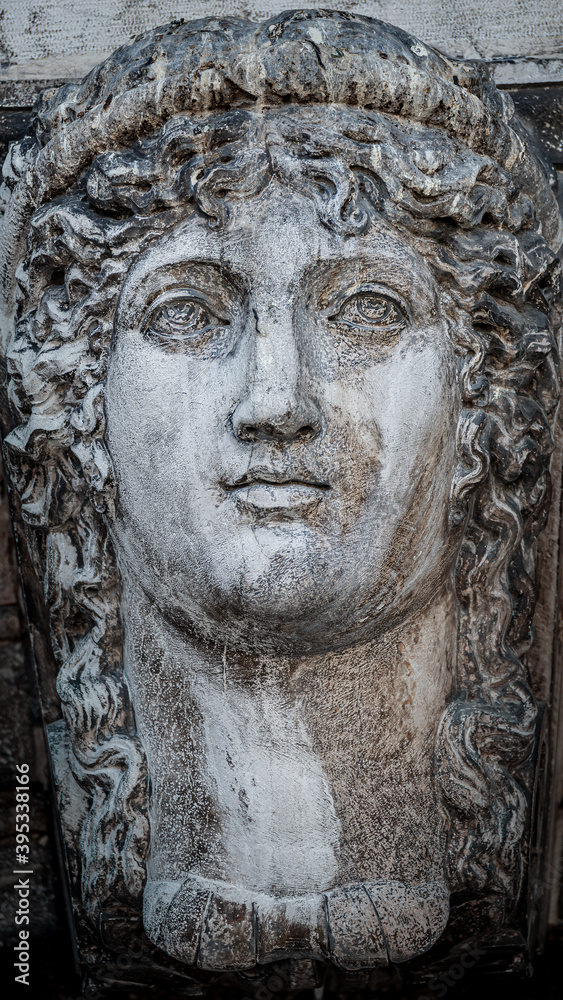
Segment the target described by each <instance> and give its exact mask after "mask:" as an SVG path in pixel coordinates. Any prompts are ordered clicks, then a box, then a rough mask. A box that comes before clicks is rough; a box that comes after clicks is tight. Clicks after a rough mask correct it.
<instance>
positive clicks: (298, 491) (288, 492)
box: [226, 473, 330, 518]
mask: <svg viewBox="0 0 563 1000" xmlns="http://www.w3.org/2000/svg"><path fill="white" fill-rule="evenodd" d="M329 488H330V487H329V486H328V483H323V482H320V481H317V480H316V479H313V478H311V479H300V478H299V479H297V478H295V479H294V478H289V477H288V476H278V475H276V474H270V473H268V474H264V475H260V474H256V475H253V474H248V473H247V474H246V475H245V476H244V477H242V479H240V480H238V481H237V482H235V483H233V484H232V485H228V486H227V487H226V489H227V491H228V493H229V494H230V495H231V496H232V498H233V500H234V501H235V503H236V504H237V507H239V508H240V509H242V510H246V511H248V512H250V513H253V514H256V515H262V516H268V515H276V514H279V515H284V516H286V517H288V518H292V517H299V516H301V515H304V514H309V513H311V512H312V511H313V510H314V509H315V508H316V507H317V506H318V505H319V503H320V502H321V500H323V499H324V497H325V496H326V494H327V492H328V490H329Z"/></svg>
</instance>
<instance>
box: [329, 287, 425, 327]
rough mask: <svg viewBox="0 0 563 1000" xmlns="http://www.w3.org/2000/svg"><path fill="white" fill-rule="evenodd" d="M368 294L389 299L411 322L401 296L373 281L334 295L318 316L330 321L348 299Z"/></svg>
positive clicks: (407, 308)
mask: <svg viewBox="0 0 563 1000" xmlns="http://www.w3.org/2000/svg"><path fill="white" fill-rule="evenodd" d="M369 292H372V293H373V294H374V295H381V297H382V298H384V299H390V300H391V302H394V303H395V305H396V306H398V307H399V309H401V310H402V312H403V313H404V314H405V319H406V320H407V321H408V322H412V314H411V310H410V309H409V306H408V304H407V303H406V302H405V300H404V298H403V296H402V295H399V293H398V292H396V291H395V290H394V289H392V288H388V287H387V286H386V285H380V284H377V282H373V281H363V282H362V283H361V284H360V285H354V286H352V287H350V288H347V289H346V291H345V292H341V293H339V294H337V295H335V296H334V298H333V299H332V300H331V303H330V305H329V306H328V307H327V308H326V309H323V310H321V313H320V315H321V316H322V317H323V319H328V320H330V319H332V318H333V317H335V316H337V315H338V313H339V312H340V310H341V309H342V308H343V306H344V305H345V304H346V302H348V301H349V300H350V299H353V298H354V297H355V296H356V295H362V294H366V293H369Z"/></svg>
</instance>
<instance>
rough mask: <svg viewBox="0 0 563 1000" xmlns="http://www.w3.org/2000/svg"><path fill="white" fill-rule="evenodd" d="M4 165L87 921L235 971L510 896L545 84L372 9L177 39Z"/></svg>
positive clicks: (531, 739)
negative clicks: (530, 91)
mask: <svg viewBox="0 0 563 1000" xmlns="http://www.w3.org/2000/svg"><path fill="white" fill-rule="evenodd" d="M4 173H5V182H6V192H7V204H6V214H5V221H4V242H3V245H2V256H3V263H4V269H3V302H4V320H3V322H4V324H5V326H4V334H3V344H4V347H3V350H4V356H5V359H6V366H7V397H6V400H5V405H4V410H5V412H6V417H5V423H6V428H5V430H6V434H7V436H6V437H5V442H4V448H5V456H6V461H7V464H8V467H9V471H10V474H11V477H12V484H13V494H14V505H15V509H16V520H17V521H19V523H20V524H21V525H22V526H23V527H22V528H21V532H20V545H21V546H22V552H23V555H22V562H23V563H24V564H26V565H30V564H33V566H34V567H35V571H36V574H37V575H36V577H35V578H34V577H33V574H32V573H31V572H28V574H27V577H26V580H27V584H26V587H27V591H28V600H29V601H30V602H32V603H33V602H35V603H33V606H34V607H35V605H36V604H37V602H38V601H39V598H38V596H37V595H39V594H40V592H42V594H43V598H42V599H43V600H44V604H45V607H46V609H47V612H48V616H49V621H50V637H51V644H52V655H53V657H54V661H53V662H55V663H56V664H57V672H58V673H57V692H58V698H59V699H60V706H61V708H62V719H60V721H56V718H55V717H53V721H52V722H51V724H50V735H51V744H52V750H53V760H54V768H55V776H56V781H57V784H58V787H59V792H60V809H61V816H62V822H63V829H64V833H65V838H66V841H67V851H68V856H69V864H70V868H71V875H72V879H73V885H74V892H75V896H76V905H77V910H78V912H79V914H81V915H82V916H85V918H86V919H88V920H90V921H92V922H93V923H94V925H95V926H96V927H97V928H98V929H100V930H101V933H102V935H103V934H104V933H109V932H107V930H106V931H105V930H104V928H107V926H109V925H110V924H111V922H112V921H114V922H117V923H120V922H123V921H124V920H126V919H127V918H128V917H129V916H131V915H135V914H136V913H138V912H140V910H141V909H142V911H143V921H144V927H145V931H146V933H147V935H148V937H149V938H150V939H151V941H152V942H153V943H154V944H155V945H157V946H158V947H159V948H161V949H162V950H163V951H165V952H167V953H168V954H169V955H170V956H172V957H174V958H175V959H179V960H180V961H182V962H185V963H188V964H190V965H197V966H199V967H200V968H202V969H207V970H213V971H218V970H224V969H232V970H245V969H252V968H254V967H255V966H256V964H257V963H258V964H264V963H269V962H273V961H276V960H279V959H287V958H288V959H291V958H293V957H301V958H302V957H305V958H309V959H315V960H318V961H330V962H332V963H334V964H335V965H336V966H339V967H342V968H344V969H358V968H372V967H375V966H379V965H386V964H387V963H388V962H404V961H406V960H407V959H410V958H412V957H414V956H417V955H419V954H421V953H422V952H424V951H425V950H427V949H428V948H430V947H431V945H432V944H433V943H434V942H435V941H436V940H437V939H438V938H439V937H440V935H441V934H442V932H443V931H444V928H445V927H446V924H447V921H448V914H449V899H450V894H452V893H454V894H456V897H459V898H476V899H479V898H481V899H483V898H487V899H491V898H494V899H496V900H497V901H499V903H500V904H502V905H501V908H504V909H505V910H510V907H512V906H514V905H515V904H516V902H517V900H518V897H519V893H520V888H521V880H522V873H523V864H524V862H525V851H524V845H525V840H526V831H527V826H528V822H529V789H530V785H531V781H532V775H531V768H530V765H529V761H530V760H531V759H532V755H533V751H534V747H535V744H536V733H537V711H536V704H535V701H534V698H533V696H532V693H531V689H530V686H529V678H528V675H527V671H526V668H525V666H524V665H523V660H522V657H523V656H525V654H526V651H527V649H528V647H529V645H530V643H531V641H532V637H533V633H532V629H531V623H532V613H533V608H534V600H535V589H534V545H535V541H536V538H537V536H538V534H539V532H540V531H541V528H542V526H543V524H544V521H545V518H546V516H547V510H548V504H549V492H550V478H549V459H550V454H551V451H552V447H553V438H552V427H553V420H554V414H555V407H556V404H557V401H558V394H559V380H558V365H559V362H558V354H557V342H556V333H557V330H558V322H559V320H558V315H559V314H558V313H557V308H558V301H559V298H560V290H559V273H560V272H559V265H558V260H557V257H556V251H557V249H558V247H559V245H560V243H561V239H562V230H561V219H560V216H559V213H558V211H557V206H556V202H555V199H554V195H553V193H552V190H551V186H550V176H549V170H548V169H547V167H546V166H545V164H544V163H543V162H542V160H541V157H540V156H539V155H538V154H537V153H536V152H535V151H534V149H533V148H532V146H531V144H530V140H529V138H528V137H527V136H526V134H525V132H524V130H523V129H522V126H521V125H520V124H519V123H518V122H517V121H516V120H515V118H514V116H513V107H512V102H511V100H510V98H509V97H508V96H507V95H505V94H501V93H499V92H498V91H497V90H496V89H495V87H494V86H493V84H492V83H491V81H490V80H489V77H488V74H487V70H486V69H485V68H484V67H483V66H482V65H481V64H477V63H455V62H453V61H450V60H448V59H446V58H444V57H443V56H441V55H439V54H438V53H437V52H435V51H433V50H431V49H428V48H427V47H425V46H423V45H422V44H421V43H419V42H417V41H416V39H414V38H412V37H411V36H409V35H407V34H406V33H405V32H403V31H400V30H399V29H397V28H394V27H391V26H389V25H387V24H384V23H382V22H379V21H376V20H371V19H370V18H366V17H361V16H356V15H345V14H338V13H335V12H331V11H299V12H289V13H285V14H282V15H279V16H278V17H276V18H274V19H273V20H270V21H268V22H266V23H264V24H262V25H256V24H251V23H249V22H246V21H244V20H239V19H218V18H208V19H206V20H204V21H197V22H191V23H176V22H175V23H174V24H171V25H169V26H165V27H163V28H159V29H155V30H154V31H152V32H149V33H148V34H145V35H142V36H140V37H139V38H138V39H136V41H134V42H133V43H132V44H131V45H128V46H125V47H123V48H121V49H119V50H118V51H117V52H116V53H115V54H114V55H113V56H112V57H111V58H110V59H108V60H107V61H106V62H105V63H103V64H102V65H101V66H99V67H98V68H97V69H95V70H93V71H92V73H90V74H89V76H88V77H86V79H85V80H84V81H83V82H82V83H81V84H79V85H74V84H69V85H67V86H65V87H63V88H61V89H60V90H58V91H57V92H54V93H48V94H46V95H45V97H44V100H43V103H42V105H41V107H40V109H39V112H38V115H37V119H36V135H35V137H34V138H32V139H30V138H28V139H25V140H24V141H23V142H22V143H21V144H20V145H17V146H15V147H12V150H11V155H10V157H9V159H8V161H7V163H6V165H5V169H4ZM24 549H25V552H24V551H23V550H24ZM34 588H35V589H34ZM39 603H40V601H39ZM35 644H36V648H37V646H38V640H37V637H36V639H35ZM37 655H38V658H39V660H40V661H41V662H40V663H39V667H40V672H41V671H42V672H43V674H44V675H45V678H46V679H45V680H44V683H45V684H46V686H47V687H48V675H49V657H48V656H47V657H45V654H43V653H41V652H39V653H37Z"/></svg>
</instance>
